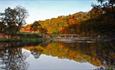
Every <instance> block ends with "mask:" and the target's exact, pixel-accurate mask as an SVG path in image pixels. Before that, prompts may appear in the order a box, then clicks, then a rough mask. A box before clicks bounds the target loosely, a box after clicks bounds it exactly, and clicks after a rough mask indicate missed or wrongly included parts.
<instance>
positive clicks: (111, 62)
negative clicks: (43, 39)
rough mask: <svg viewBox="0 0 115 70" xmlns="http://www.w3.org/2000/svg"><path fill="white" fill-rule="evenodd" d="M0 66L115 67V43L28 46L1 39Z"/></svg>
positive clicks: (44, 69) (16, 69)
mask: <svg viewBox="0 0 115 70" xmlns="http://www.w3.org/2000/svg"><path fill="white" fill-rule="evenodd" d="M0 46H1V47H0V70H99V69H103V70H104V69H110V68H111V69H114V67H115V44H114V43H112V42H106V43H104V42H101V43H92V44H88V43H62V42H51V43H42V44H37V45H31V44H29V45H28V46H27V45H25V44H22V43H0Z"/></svg>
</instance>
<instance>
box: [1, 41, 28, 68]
mask: <svg viewBox="0 0 115 70" xmlns="http://www.w3.org/2000/svg"><path fill="white" fill-rule="evenodd" d="M0 44H1V43H0ZM3 45H4V47H3ZM11 45H14V43H3V44H2V45H1V48H0V67H1V69H3V70H27V64H26V62H24V60H25V59H26V56H24V55H23V53H22V49H21V48H11V47H10V46H11ZM8 46H9V47H8ZM1 69H0V70H1Z"/></svg>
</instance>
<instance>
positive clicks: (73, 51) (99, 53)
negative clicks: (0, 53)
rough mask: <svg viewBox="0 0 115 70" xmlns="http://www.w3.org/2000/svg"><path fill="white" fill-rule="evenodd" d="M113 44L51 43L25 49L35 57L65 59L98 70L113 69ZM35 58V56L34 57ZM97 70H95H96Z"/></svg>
mask: <svg viewBox="0 0 115 70" xmlns="http://www.w3.org/2000/svg"><path fill="white" fill-rule="evenodd" d="M114 46H115V44H114V43H112V42H111V43H110V42H105V43H104V42H102V43H62V42H52V43H49V44H48V45H46V47H44V46H39V45H38V46H34V47H25V48H26V49H28V50H30V51H31V53H32V54H33V53H35V55H37V54H38V55H40V54H41V53H42V54H46V55H52V56H56V57H58V58H60V59H63V58H67V59H70V60H71V59H72V60H74V61H76V62H89V63H91V64H93V65H95V66H98V67H99V68H101V69H102V68H103V69H110V68H112V69H115V47H114ZM35 57H36V56H35ZM96 70H97V69H96Z"/></svg>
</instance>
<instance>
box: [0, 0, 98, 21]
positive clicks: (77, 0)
mask: <svg viewBox="0 0 115 70" xmlns="http://www.w3.org/2000/svg"><path fill="white" fill-rule="evenodd" d="M92 3H96V0H0V12H4V10H5V9H6V8H7V7H11V8H14V7H16V6H22V7H24V8H25V9H26V10H27V11H28V14H29V15H28V17H27V19H26V22H27V23H33V22H34V21H38V20H45V19H50V18H56V17H58V16H66V15H69V14H74V13H76V12H80V11H83V12H87V11H89V10H90V9H91V4H92Z"/></svg>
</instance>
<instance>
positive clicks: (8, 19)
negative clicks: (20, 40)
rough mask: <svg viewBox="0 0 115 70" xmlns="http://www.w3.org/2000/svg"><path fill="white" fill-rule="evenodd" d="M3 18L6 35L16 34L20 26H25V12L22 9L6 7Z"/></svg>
mask: <svg viewBox="0 0 115 70" xmlns="http://www.w3.org/2000/svg"><path fill="white" fill-rule="evenodd" d="M4 16H5V17H4V18H3V19H2V22H3V23H4V24H5V25H6V28H5V29H4V30H5V32H7V33H16V32H17V31H19V30H20V28H21V26H22V25H23V24H25V18H26V17H27V11H26V9H25V8H23V7H16V8H14V9H12V8H10V7H8V8H7V9H5V13H4Z"/></svg>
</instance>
